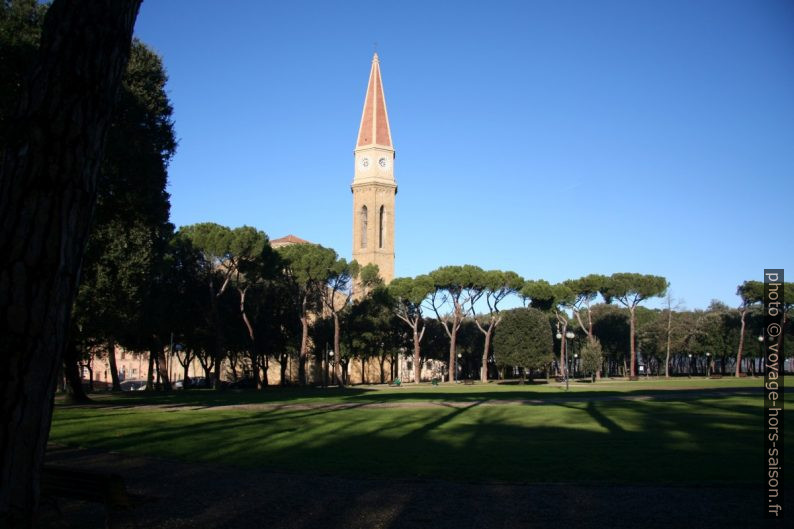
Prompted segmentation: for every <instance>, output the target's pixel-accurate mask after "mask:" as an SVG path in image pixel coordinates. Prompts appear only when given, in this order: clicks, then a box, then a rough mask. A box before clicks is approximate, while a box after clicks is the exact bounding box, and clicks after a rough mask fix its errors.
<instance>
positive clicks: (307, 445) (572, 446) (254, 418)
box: [51, 381, 789, 484]
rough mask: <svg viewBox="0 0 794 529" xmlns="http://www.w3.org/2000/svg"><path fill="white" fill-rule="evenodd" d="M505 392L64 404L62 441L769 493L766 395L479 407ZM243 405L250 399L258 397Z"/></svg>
mask: <svg viewBox="0 0 794 529" xmlns="http://www.w3.org/2000/svg"><path fill="white" fill-rule="evenodd" d="M676 382H677V381H676ZM701 382H703V381H701ZM631 387H632V388H636V386H631ZM723 387H725V386H723ZM496 388H498V386H496V387H495V388H493V389H492V388H491V386H488V387H487V389H488V390H489V391H485V392H483V389H485V387H479V388H478V387H477V386H475V387H474V388H471V387H468V388H462V387H455V388H450V387H446V388H445V387H442V388H428V389H423V388H420V390H414V391H413V392H412V393H399V392H400V391H402V390H405V389H408V388H398V389H397V390H396V391H391V392H388V391H371V392H360V391H359V392H358V393H348V392H350V391H351V390H346V393H345V394H344V395H341V396H340V395H335V396H331V397H324V396H323V395H321V394H316V393H315V394H312V392H311V391H306V390H301V391H299V392H295V393H293V395H296V396H295V398H293V399H291V400H285V399H286V397H285V395H286V394H287V393H280V392H273V393H272V394H271V396H279V397H278V398H279V399H281V400H282V401H286V402H306V401H307V399H309V400H311V399H318V400H320V401H322V402H324V403H334V402H340V400H339V399H347V400H343V401H344V402H351V401H352V402H360V403H361V404H364V403H366V402H370V401H371V400H368V399H367V398H365V397H368V396H370V395H378V398H381V399H382V398H387V399H388V398H393V397H389V395H397V396H399V395H406V394H411V395H413V396H412V397H411V398H412V399H417V400H421V399H422V397H421V395H422V393H423V392H425V391H434V390H436V389H441V390H442V392H441V393H437V394H434V395H436V396H441V395H443V397H442V398H440V400H459V401H460V400H464V401H466V400H470V401H471V403H470V404H469V405H468V406H463V407H460V406H458V407H452V406H448V407H447V406H438V407H433V408H413V407H408V408H379V409H373V408H356V407H353V408H347V409H329V408H316V409H305V410H294V409H293V410H279V409H265V410H262V409H260V410H256V409H251V410H244V409H222V408H221V409H180V408H178V407H176V408H162V409H158V408H136V407H135V406H129V407H127V406H125V407H113V406H111V407H100V408H97V407H90V406H89V407H56V410H55V414H54V419H53V426H52V434H51V440H52V441H54V442H57V443H63V444H68V445H78V446H86V447H94V448H100V449H106V450H119V451H123V452H127V453H133V454H141V455H149V456H152V455H154V456H158V457H167V458H174V459H179V460H184V461H205V462H215V463H223V464H230V465H237V466H240V467H252V466H254V467H261V468H268V469H274V470H286V471H297V472H311V473H317V472H320V473H330V474H335V475H353V476H385V477H406V478H410V477H415V476H422V477H431V476H432V477H443V478H449V479H459V480H507V481H521V482H544V481H575V482H615V483H638V482H647V483H703V482H707V483H731V484H749V483H755V482H757V479H758V476H759V469H760V468H761V465H762V459H763V453H762V444H761V411H762V400H761V398H760V395H759V396H744V395H736V396H723V397H707V396H701V397H697V398H681V399H673V400H659V401H653V400H651V401H619V400H618V401H597V400H594V401H589V402H588V401H577V402H550V403H548V404H547V405H544V406H536V405H529V404H506V405H501V406H483V405H482V404H481V403H480V402H478V400H481V399H480V398H478V397H476V396H477V395H478V394H482V393H485V394H487V395H488V398H495V397H494V395H509V397H508V398H510V399H513V398H515V396H514V395H512V394H513V393H515V392H516V390H515V388H513V389H512V390H503V389H496ZM529 388H530V390H528V392H529V394H531V395H533V396H532V397H527V396H526V395H527V392H524V391H521V392H520V393H521V394H522V395H525V396H524V397H522V398H536V396H537V394H541V393H543V394H548V395H553V396H555V397H558V396H559V394H558V392H555V391H549V390H545V391H544V390H541V391H540V392H537V391H536V388H532V387H529ZM552 389H553V388H552ZM283 391H286V390H283ZM293 391H294V390H293ZM616 391H617V392H618V393H622V394H627V391H626V390H621V389H618V390H616ZM632 391H634V392H637V391H638V390H636V389H635V390H632ZM647 391H648V390H646V391H645V392H646V393H647ZM252 393H254V394H256V395H257V396H258V397H260V398H261V397H262V395H259V394H257V392H252ZM608 393H609V392H608V391H607V392H606V394H608ZM598 394H599V395H601V394H605V393H604V392H602V391H599V392H598ZM210 395H211V396H210ZM201 396H205V398H206V397H209V399H210V402H215V400H216V399H220V401H222V402H225V403H227V404H228V403H234V402H236V399H237V398H239V396H238V395H230V394H228V393H224V394H221V395H218V394H214V393H213V394H210V393H207V392H199V394H198V395H190V394H187V395H184V396H182V398H189V399H196V400H193V401H192V403H194V404H197V403H199V402H200V401H201V399H200V397H201ZM243 396H244V398H250V396H248V394H247V393H246V394H243ZM451 396H452V397H451ZM455 396H457V397H459V399H455ZM136 398H139V397H136ZM373 398H374V397H373ZM122 400H123V399H122ZM153 400H154V401H157V400H158V397H155V398H154V399H153ZM274 400H277V399H274ZM425 400H432V399H425ZM135 402H138V401H137V400H136V401H135ZM141 402H143V403H151V402H152V399H144V400H143V401H141ZM205 404H206V403H205ZM787 417H789V414H788V413H787ZM787 444H788V443H787Z"/></svg>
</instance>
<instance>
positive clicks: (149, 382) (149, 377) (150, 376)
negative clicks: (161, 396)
mask: <svg viewBox="0 0 794 529" xmlns="http://www.w3.org/2000/svg"><path fill="white" fill-rule="evenodd" d="M153 389H154V355H153V354H152V352H151V351H149V370H148V372H147V373H146V391H152V390H153Z"/></svg>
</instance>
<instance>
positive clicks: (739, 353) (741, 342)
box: [736, 308, 747, 378]
mask: <svg viewBox="0 0 794 529" xmlns="http://www.w3.org/2000/svg"><path fill="white" fill-rule="evenodd" d="M746 316H747V309H746V308H744V309H742V330H741V331H740V332H739V350H738V351H737V352H736V378H739V375H740V374H741V372H742V353H744V333H745V329H746V326H747V324H746V322H745V317H746Z"/></svg>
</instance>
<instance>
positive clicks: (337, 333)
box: [334, 312, 344, 387]
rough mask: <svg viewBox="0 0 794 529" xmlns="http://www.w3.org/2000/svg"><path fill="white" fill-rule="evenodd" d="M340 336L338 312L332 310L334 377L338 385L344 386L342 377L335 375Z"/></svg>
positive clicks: (337, 364)
mask: <svg viewBox="0 0 794 529" xmlns="http://www.w3.org/2000/svg"><path fill="white" fill-rule="evenodd" d="M341 338H342V332H341V325H340V323H339V314H337V313H336V312H334V354H335V355H336V358H337V361H336V362H334V378H336V379H337V384H339V387H343V386H344V383H343V382H342V378H341V377H337V375H336V370H337V369H338V368H339V364H340V362H339V358H340V355H339V347H340V343H341Z"/></svg>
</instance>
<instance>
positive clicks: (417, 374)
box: [414, 322, 422, 384]
mask: <svg viewBox="0 0 794 529" xmlns="http://www.w3.org/2000/svg"><path fill="white" fill-rule="evenodd" d="M417 328H418V322H417V325H414V382H415V383H416V384H419V382H421V381H422V356H421V352H422V351H421V344H420V339H419V333H418V332H417Z"/></svg>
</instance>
